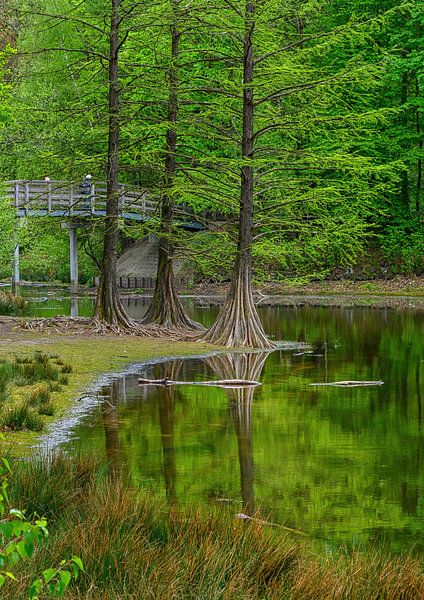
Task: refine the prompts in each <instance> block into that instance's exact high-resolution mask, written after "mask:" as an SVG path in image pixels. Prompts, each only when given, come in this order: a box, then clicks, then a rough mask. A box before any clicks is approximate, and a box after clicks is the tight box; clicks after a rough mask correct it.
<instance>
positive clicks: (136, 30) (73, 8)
mask: <svg viewBox="0 0 424 600" xmlns="http://www.w3.org/2000/svg"><path fill="white" fill-rule="evenodd" d="M238 4H239V3H238V2H236V1H234V2H232V1H231V0H213V1H211V2H205V1H204V0H192V1H191V2H188V1H187V2H182V1H176V0H174V1H173V2H172V1H169V0H157V1H156V2H136V1H135V0H124V1H123V2H122V4H121V10H122V12H121V24H120V26H121V40H120V44H121V46H120V61H121V70H120V126H121V149H120V181H121V183H129V184H132V185H135V186H140V187H142V188H145V189H147V190H148V192H149V194H151V195H152V196H153V197H154V196H159V195H160V193H161V189H162V188H163V185H164V183H163V171H164V161H165V158H166V154H167V149H166V132H167V131H168V130H169V120H168V116H169V113H168V110H167V109H168V105H167V102H168V87H169V74H170V73H171V72H172V69H173V68H174V67H175V66H176V65H175V64H174V63H175V60H176V59H175V57H174V58H172V56H171V55H170V52H169V31H170V27H171V25H172V23H173V22H175V10H177V11H178V24H179V54H178V58H177V60H178V65H177V66H178V86H177V90H178V106H179V118H178V122H177V123H176V124H175V128H176V133H177V140H178V143H177V147H176V152H175V160H176V175H175V179H174V181H173V189H172V197H173V200H174V201H175V202H176V204H177V206H178V205H183V204H184V205H188V206H190V207H191V208H192V209H194V210H195V211H196V212H198V213H199V215H201V214H204V212H205V211H207V212H209V214H213V213H214V212H216V211H219V212H220V213H221V215H224V216H225V217H226V218H225V220H222V219H221V220H220V223H219V226H217V227H215V226H211V227H209V228H208V229H207V230H205V231H202V232H199V233H197V234H193V233H190V234H184V232H183V231H182V230H181V229H178V228H174V229H173V231H172V234H171V235H172V236H173V239H174V240H175V241H176V243H177V248H178V253H179V254H180V255H181V256H183V257H184V258H185V260H186V261H187V263H188V266H189V269H190V271H191V272H192V273H193V274H194V280H195V281H200V280H204V279H208V280H217V281H221V280H223V279H226V278H227V277H228V273H229V272H230V271H231V266H232V264H233V262H234V255H235V249H236V242H237V232H236V226H237V216H236V215H237V211H238V201H239V198H238V196H239V192H238V185H239V171H240V164H241V163H240V152H239V149H240V139H241V133H240V132H241V124H242V114H241V113H240V110H239V97H240V93H241V87H242V81H243V75H242V72H243V52H242V51H241V46H242V43H243V27H244V22H243V19H242V15H241V14H240V11H239V9H238ZM257 5H258V11H257V16H256V19H257V21H256V32H257V38H256V48H257V52H258V54H257V58H256V64H255V78H254V80H253V83H252V89H254V92H255V97H257V98H259V100H258V101H257V106H256V120H255V124H256V130H255V178H256V187H255V216H254V218H255V237H254V246H253V256H254V276H255V279H256V280H257V281H268V280H272V281H281V280H285V279H288V278H290V279H296V280H308V279H323V278H326V277H340V276H349V275H350V274H351V273H352V272H353V273H354V274H355V273H361V275H360V276H364V274H365V275H371V276H391V275H393V274H396V273H404V274H422V273H423V271H424V222H423V216H424V198H423V184H422V161H423V156H424V150H423V142H424V136H423V123H422V112H423V107H424V101H423V96H422V90H423V86H424V74H423V73H424V68H423V64H424V50H423V48H424V44H423V25H424V10H423V5H422V2H421V1H420V0H412V1H411V2H395V1H392V0H383V1H381V0H378V1H377V0H369V1H366V2H365V1H364V0H328V1H325V0H324V1H322V0H320V1H314V0H311V1H306V2H305V1H299V0H272V1H270V0H263V1H262V0H261V1H258V2H257ZM0 8H1V17H0V18H1V29H0V43H1V46H0V47H1V53H0V69H1V83H0V143H1V152H0V181H6V180H12V179H43V178H44V177H46V176H48V177H50V178H51V179H61V180H67V181H81V180H82V178H83V177H84V176H85V175H86V174H88V173H90V174H92V176H93V178H94V179H99V180H105V178H106V165H107V136H108V119H109V115H108V69H107V52H108V41H109V40H108V20H109V18H110V9H109V8H108V7H105V4H104V2H101V1H100V0H85V1H83V2H81V1H80V0H39V1H37V2H32V1H24V2H19V3H17V2H15V0H1V1H0ZM211 220H213V219H211ZM159 227H160V219H157V220H155V219H153V220H152V221H150V222H149V223H144V224H142V225H140V224H138V225H128V224H126V223H124V222H122V223H121V231H120V244H121V248H124V247H126V246H127V245H128V244H130V243H131V241H132V240H134V239H138V238H140V237H143V236H145V235H146V234H148V233H151V232H153V233H155V232H157V231H158V228H159ZM19 237H20V239H19V241H20V245H21V248H22V250H21V252H22V255H21V259H22V262H21V268H22V273H23V276H24V277H25V278H26V279H32V280H47V279H49V280H61V281H68V280H69V266H68V265H69V261H68V252H69V249H68V236H67V233H66V231H64V230H63V229H61V227H60V222H58V220H54V219H48V218H43V219H34V218H33V219H30V220H28V221H26V222H25V224H24V227H21V228H20V231H19ZM102 237H103V231H102V224H101V222H99V220H96V221H93V222H92V227H90V228H87V229H84V232H83V235H82V236H81V239H80V245H81V247H83V248H84V249H85V250H86V252H85V253H81V256H80V272H81V280H82V281H83V282H84V281H87V282H90V281H92V279H93V277H94V276H95V275H97V274H98V264H99V262H100V259H101V252H102ZM15 241H16V236H15V223H14V216H13V212H11V211H10V209H9V208H8V206H7V202H6V201H2V204H1V206H0V276H1V277H7V276H8V275H9V274H10V271H11V256H12V253H13V245H14V243H15ZM355 265H356V267H355Z"/></svg>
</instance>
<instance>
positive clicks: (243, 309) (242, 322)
mask: <svg viewBox="0 0 424 600" xmlns="http://www.w3.org/2000/svg"><path fill="white" fill-rule="evenodd" d="M240 279H241V280H238V281H237V282H236V283H235V284H234V285H233V286H232V288H231V290H230V293H229V296H228V298H227V300H226V301H225V303H224V306H223V307H222V310H221V312H220V314H219V316H218V318H217V320H216V321H215V323H214V324H213V325H212V327H211V328H210V329H209V330H208V331H207V332H206V333H205V335H204V336H202V338H201V340H202V341H205V342H210V343H212V344H217V345H219V346H226V347H227V348H238V347H247V348H260V349H272V348H275V344H273V343H272V342H271V340H269V339H268V337H267V335H266V333H265V331H264V328H263V326H262V323H261V320H260V318H259V315H258V312H257V310H256V307H255V304H254V302H253V295H252V292H251V289H250V285H247V283H246V281H244V280H243V278H240ZM243 284H244V285H243Z"/></svg>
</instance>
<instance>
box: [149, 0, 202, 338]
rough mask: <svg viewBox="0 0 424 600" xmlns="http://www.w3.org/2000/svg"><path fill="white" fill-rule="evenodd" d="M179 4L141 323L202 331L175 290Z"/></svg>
mask: <svg viewBox="0 0 424 600" xmlns="http://www.w3.org/2000/svg"><path fill="white" fill-rule="evenodd" d="M178 4H179V0H172V22H171V65H170V68H169V97H168V129H167V132H166V158H165V174H164V190H163V193H162V199H161V200H162V202H161V204H162V210H161V231H160V236H159V257H158V267H157V272H156V285H155V291H154V294H153V298H152V301H151V303H150V306H149V309H148V311H147V313H146V315H145V317H144V319H143V322H144V323H157V324H158V325H162V326H164V327H178V328H184V329H203V328H202V326H201V325H200V324H199V323H196V322H195V321H192V320H191V319H190V318H189V316H188V315H187V313H186V311H185V309H184V307H183V305H182V302H181V300H180V298H179V297H178V294H177V291H176V289H175V277H174V254H175V246H174V242H173V241H172V222H173V220H174V212H175V201H174V197H173V187H174V180H175V173H176V150H177V121H178V57H179V44H180V37H181V33H180V31H179V26H178Z"/></svg>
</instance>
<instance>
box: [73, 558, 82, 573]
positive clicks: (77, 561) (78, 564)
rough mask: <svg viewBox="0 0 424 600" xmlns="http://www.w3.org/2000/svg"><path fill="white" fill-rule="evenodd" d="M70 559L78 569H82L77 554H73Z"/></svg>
mask: <svg viewBox="0 0 424 600" xmlns="http://www.w3.org/2000/svg"><path fill="white" fill-rule="evenodd" d="M71 561H72V562H73V563H75V564H76V565H77V567H78V568H79V570H80V571H84V565H83V562H82V560H81V559H80V557H79V556H73V557H72V558H71Z"/></svg>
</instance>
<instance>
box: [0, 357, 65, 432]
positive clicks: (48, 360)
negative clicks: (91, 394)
mask: <svg viewBox="0 0 424 600" xmlns="http://www.w3.org/2000/svg"><path fill="white" fill-rule="evenodd" d="M62 365H63V363H61V364H60V365H59V364H58V363H57V359H56V358H53V357H49V356H48V355H47V354H44V353H42V352H35V353H34V354H33V355H32V356H25V357H18V356H15V357H14V358H13V359H12V360H3V361H2V362H0V427H1V428H3V429H6V430H8V431H24V430H29V431H41V430H42V429H43V426H44V420H43V418H42V417H43V416H53V415H54V413H55V406H54V402H53V400H52V393H54V392H59V391H61V389H62V385H65V379H64V378H66V380H67V378H68V376H67V375H63V374H62V369H63V368H64V367H63V366H62Z"/></svg>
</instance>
